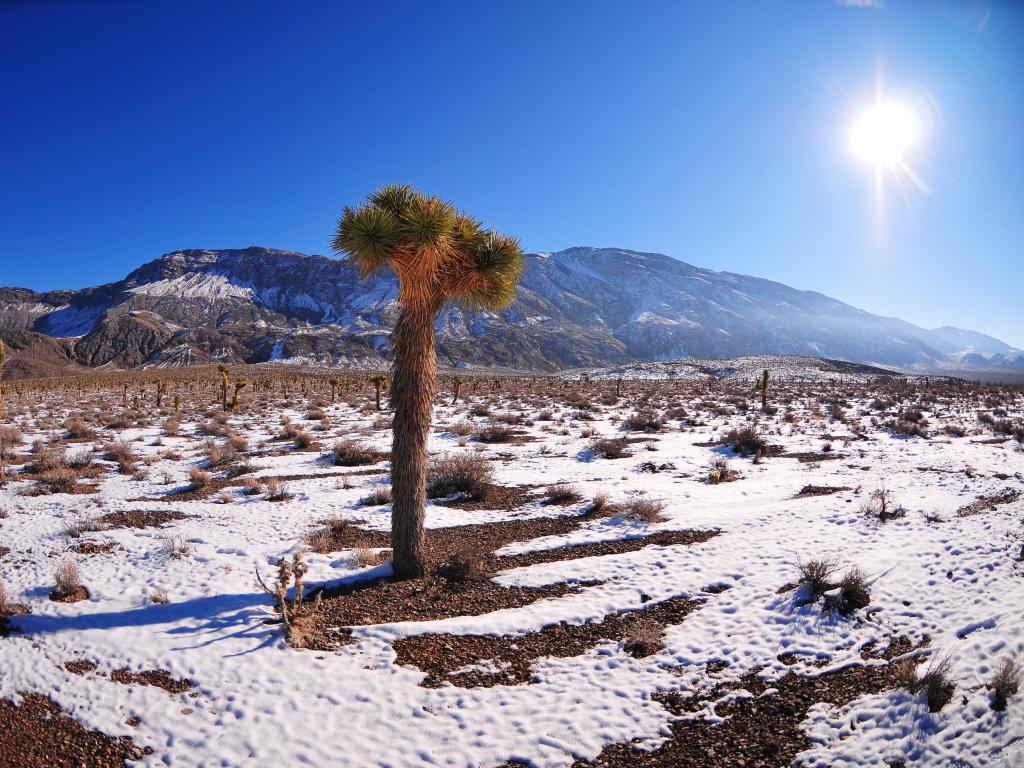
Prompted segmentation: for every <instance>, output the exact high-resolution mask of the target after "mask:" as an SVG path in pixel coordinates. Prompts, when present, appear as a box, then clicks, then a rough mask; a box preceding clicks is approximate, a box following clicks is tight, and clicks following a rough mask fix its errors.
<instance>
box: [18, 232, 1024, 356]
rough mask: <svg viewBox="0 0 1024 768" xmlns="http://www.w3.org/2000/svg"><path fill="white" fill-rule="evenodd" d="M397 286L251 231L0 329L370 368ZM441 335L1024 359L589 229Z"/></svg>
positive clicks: (495, 352)
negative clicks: (596, 241)
mask: <svg viewBox="0 0 1024 768" xmlns="http://www.w3.org/2000/svg"><path fill="white" fill-rule="evenodd" d="M396 298H397V283H396V280H395V278H394V276H393V275H389V274H381V275H378V276H375V277H373V278H370V279H367V280H361V279H360V278H359V275H358V274H357V273H356V272H355V270H353V269H352V268H351V267H350V266H349V265H348V264H347V263H346V262H344V261H343V260H338V259H332V258H328V257H326V256H320V255H306V254H302V253H299V252H297V251H289V250H284V249H273V248H264V247H260V246H250V247H248V248H242V249H202V248H192V249H182V250H177V251H172V252H170V253H167V254H164V255H162V256H160V257H158V258H156V259H153V260H151V261H149V262H146V263H144V264H141V265H140V266H139V267H137V268H136V269H134V270H132V271H131V272H129V273H128V274H127V275H126V276H125V277H124V278H122V279H121V280H117V281H113V282H110V283H105V284H102V285H98V286H92V287H87V288H82V289H60V290H56V291H33V290H31V289H26V288H16V287H7V288H0V333H2V334H3V335H4V337H5V339H8V341H9V343H10V344H11V346H12V349H13V350H14V352H15V356H16V357H18V356H21V355H22V354H24V356H25V357H26V358H27V357H30V356H31V355H32V354H37V355H41V356H42V357H43V358H45V360H46V365H47V369H48V370H49V369H52V368H53V367H54V366H57V367H58V369H59V367H60V361H61V360H63V361H64V364H65V366H66V367H74V366H84V367H98V366H111V365H112V366H116V367H121V368H139V367H150V366H168V365H187V364H199V363H206V362H210V361H214V360H216V361H225V362H236V363H237V362H248V363H257V362H267V361H273V360H289V361H294V362H308V363H312V364H319V365H342V366H344V365H348V366H357V367H358V366H362V367H377V368H379V367H381V366H382V365H385V364H386V360H387V355H388V350H389V345H390V340H389V336H390V328H391V326H392V325H393V323H394V319H395V317H396V315H397V311H398V308H397V303H396ZM437 336H438V355H439V359H440V361H441V363H442V364H446V365H453V366H456V365H481V366H498V367H504V368H512V369H520V370H535V371H548V372H551V371H556V370H562V369H566V368H592V367H597V366H602V365H619V364H627V363H632V362H639V361H648V360H654V361H657V360H671V359H676V358H685V357H696V358H728V357H739V356H743V355H756V354H795V355H811V356H816V357H828V358H834V359H837V360H849V361H851V362H856V363H864V364H869V365H881V366H888V367H898V368H906V369H922V370H925V369H932V368H939V367H942V368H949V367H950V366H953V367H956V366H959V365H962V364H967V365H975V366H987V365H1005V366H1014V367H1016V366H1024V352H1021V351H1020V350H1017V349H1014V348H1013V347H1011V346H1010V345H1008V344H1006V343H1005V342H1002V341H1000V340H999V339H995V338H994V337H991V336H987V335H986V334H981V333H978V332H976V331H970V330H965V329H957V328H951V327H949V326H943V327H940V328H938V329H933V330H928V329H924V328H920V327H918V326H915V325H913V324H911V323H907V322H906V321H903V320H900V319H898V318H894V317H882V316H879V315H873V314H871V313H868V312H865V311H864V310H861V309H858V308H856V307H853V306H852V305H849V304H845V303H844V302H841V301H838V300H836V299H833V298H831V297H829V296H827V295H825V294H823V293H820V292H818V291H813V290H798V289H795V288H791V287H790V286H787V285H785V284H783V283H779V282H776V281H772V280H768V279H765V278H760V277H752V276H748V275H742V274H740V273H735V272H728V271H723V272H715V271H713V270H709V269H705V268H702V267H697V266H695V265H692V264H689V263H688V262H685V261H681V260H679V259H675V258H673V257H671V256H667V255H665V254H660V253H648V252H641V251H632V250H629V249H623V248H597V247H593V246H576V247H573V248H568V249H564V250H562V251H557V252H541V253H535V254H528V255H527V257H526V265H525V269H524V274H523V277H522V280H521V281H520V287H519V292H518V295H517V298H516V300H515V301H514V302H513V303H512V305H511V306H510V307H509V308H508V309H506V310H504V311H502V312H500V313H494V312H477V313H471V312H468V311H466V310H465V309H463V308H462V307H459V306H450V307H447V308H446V309H445V310H443V311H442V313H441V314H440V315H439V317H438V320H437ZM33 350H34V351H33ZM25 365H27V364H25ZM25 365H23V366H22V368H19V370H22V369H25ZM29 367H30V366H29Z"/></svg>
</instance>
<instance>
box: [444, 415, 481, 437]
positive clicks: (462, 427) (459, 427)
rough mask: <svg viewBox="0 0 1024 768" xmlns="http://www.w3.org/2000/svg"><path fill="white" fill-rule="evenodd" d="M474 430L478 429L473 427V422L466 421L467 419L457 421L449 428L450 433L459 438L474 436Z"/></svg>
mask: <svg viewBox="0 0 1024 768" xmlns="http://www.w3.org/2000/svg"><path fill="white" fill-rule="evenodd" d="M474 429H476V427H475V426H474V425H473V422H471V421H466V420H465V419H463V420H462V421H456V422H455V423H454V424H450V425H449V426H448V431H449V432H451V433H452V434H453V435H458V436H459V437H468V436H469V435H471V434H473V430H474Z"/></svg>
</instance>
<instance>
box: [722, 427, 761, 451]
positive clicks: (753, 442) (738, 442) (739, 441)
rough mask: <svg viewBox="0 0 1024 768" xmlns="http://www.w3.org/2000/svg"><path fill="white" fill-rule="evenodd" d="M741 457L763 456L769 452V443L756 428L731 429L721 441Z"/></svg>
mask: <svg viewBox="0 0 1024 768" xmlns="http://www.w3.org/2000/svg"><path fill="white" fill-rule="evenodd" d="M721 443H722V444H723V445H728V446H730V447H731V448H732V450H733V451H734V452H735V453H738V454H739V455H740V456H763V455H765V454H766V453H767V452H768V441H767V440H765V439H764V437H762V436H761V434H760V433H759V432H758V431H757V428H756V427H740V428H739V429H730V430H729V431H728V432H726V433H725V435H724V436H723V437H722V439H721Z"/></svg>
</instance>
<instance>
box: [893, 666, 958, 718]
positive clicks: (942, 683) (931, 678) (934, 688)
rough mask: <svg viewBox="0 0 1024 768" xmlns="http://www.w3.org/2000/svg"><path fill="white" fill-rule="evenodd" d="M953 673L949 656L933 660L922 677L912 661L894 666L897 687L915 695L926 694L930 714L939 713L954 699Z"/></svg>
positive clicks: (894, 679)
mask: <svg viewBox="0 0 1024 768" xmlns="http://www.w3.org/2000/svg"><path fill="white" fill-rule="evenodd" d="M952 671H953V662H952V661H951V659H950V657H949V656H942V657H937V658H935V659H933V660H932V662H931V663H930V664H929V665H928V668H927V669H926V670H925V672H924V674H922V675H919V674H918V670H917V665H916V664H915V662H914V661H913V660H911V659H902V660H900V661H899V662H897V663H896V664H894V665H893V666H892V676H893V681H894V682H895V683H896V685H898V686H899V687H901V688H905V689H907V690H908V691H910V693H912V694H914V695H917V694H919V693H921V692H924V695H925V701H926V702H927V703H928V710H929V711H930V712H938V711H939V710H941V709H942V708H943V707H944V706H946V704H948V703H949V701H950V700H951V699H952V698H953V691H954V690H955V689H956V686H955V685H954V683H953V681H952V680H951V679H950V674H951V673H952Z"/></svg>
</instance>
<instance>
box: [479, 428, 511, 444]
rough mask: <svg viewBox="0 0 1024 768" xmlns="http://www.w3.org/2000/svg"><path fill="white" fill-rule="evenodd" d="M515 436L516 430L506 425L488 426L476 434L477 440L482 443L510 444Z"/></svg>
mask: <svg viewBox="0 0 1024 768" xmlns="http://www.w3.org/2000/svg"><path fill="white" fill-rule="evenodd" d="M515 436H516V433H515V430H514V429H512V427H509V426H506V425H504V424H488V425H487V426H486V427H484V428H483V429H481V430H479V431H477V433H476V439H477V440H478V441H480V442H481V443H510V442H512V440H514V439H515Z"/></svg>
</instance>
